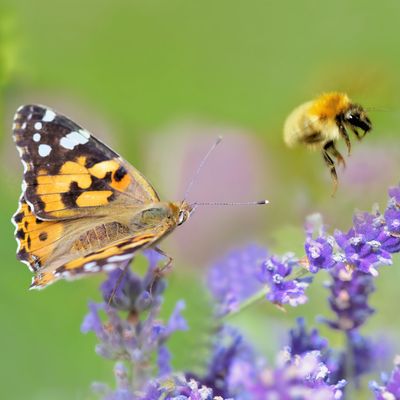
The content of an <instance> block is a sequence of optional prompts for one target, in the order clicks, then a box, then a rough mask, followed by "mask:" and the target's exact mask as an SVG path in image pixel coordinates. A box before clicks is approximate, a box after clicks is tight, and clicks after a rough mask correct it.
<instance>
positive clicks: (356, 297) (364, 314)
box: [324, 265, 375, 331]
mask: <svg viewBox="0 0 400 400" xmlns="http://www.w3.org/2000/svg"><path fill="white" fill-rule="evenodd" d="M330 272H331V277H332V282H331V283H329V284H328V285H327V286H328V288H329V289H330V291H331V295H330V296H329V304H330V306H331V308H332V310H333V311H334V313H335V314H336V317H337V319H336V320H333V321H332V320H324V322H326V323H327V324H328V325H329V326H330V327H331V328H333V329H338V330H342V331H350V330H352V329H355V328H358V327H359V326H361V325H362V324H363V323H364V322H365V321H366V319H367V318H368V317H369V316H370V315H371V314H373V313H374V309H373V308H371V307H370V306H369V304H368V298H369V295H370V294H371V293H372V292H374V290H375V285H374V280H373V277H372V276H371V275H370V274H366V273H364V272H361V271H351V270H349V269H348V268H347V267H346V266H344V265H338V266H337V267H336V268H334V269H332V270H331V271H330Z"/></svg>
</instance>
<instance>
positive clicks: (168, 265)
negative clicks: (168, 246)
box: [153, 247, 174, 275]
mask: <svg viewBox="0 0 400 400" xmlns="http://www.w3.org/2000/svg"><path fill="white" fill-rule="evenodd" d="M153 249H154V250H155V251H156V252H157V253H158V254H161V255H162V256H163V257H165V258H166V259H167V261H166V263H165V264H164V265H163V266H161V267H159V268H158V273H160V274H161V275H163V273H164V271H167V270H168V269H170V268H171V267H172V262H173V261H174V259H173V258H172V257H171V256H169V255H168V254H167V253H166V252H165V251H163V250H161V249H160V248H159V247H154V248H153Z"/></svg>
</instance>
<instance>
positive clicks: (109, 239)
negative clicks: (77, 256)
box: [71, 221, 129, 254]
mask: <svg viewBox="0 0 400 400" xmlns="http://www.w3.org/2000/svg"><path fill="white" fill-rule="evenodd" d="M127 235H129V228H128V227H127V226H126V225H124V224H121V223H119V222H116V221H115V222H110V223H106V224H101V225H97V226H95V227H94V228H92V229H89V230H88V231H86V232H85V233H84V234H82V235H81V236H79V238H78V239H77V240H75V241H74V242H73V243H72V246H71V250H72V251H73V252H78V253H82V254H83V253H88V252H91V251H94V250H96V249H99V248H101V247H104V246H107V245H108V244H110V243H113V242H116V241H118V240H120V239H123V238H124V237H126V236H127Z"/></svg>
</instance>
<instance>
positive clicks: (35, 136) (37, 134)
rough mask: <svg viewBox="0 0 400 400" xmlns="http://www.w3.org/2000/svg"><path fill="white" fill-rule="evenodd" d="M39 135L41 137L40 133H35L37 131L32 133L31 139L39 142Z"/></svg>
mask: <svg viewBox="0 0 400 400" xmlns="http://www.w3.org/2000/svg"><path fill="white" fill-rule="evenodd" d="M41 137H42V135H41V134H40V133H37V132H36V133H35V134H34V135H33V141H34V142H39V141H40V138H41Z"/></svg>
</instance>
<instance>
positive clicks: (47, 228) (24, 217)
mask: <svg viewBox="0 0 400 400" xmlns="http://www.w3.org/2000/svg"><path fill="white" fill-rule="evenodd" d="M13 222H14V225H15V227H16V229H15V237H16V240H17V242H18V250H17V257H18V259H19V260H21V261H23V262H25V263H26V264H27V265H28V266H29V268H30V269H31V270H32V271H37V270H38V269H40V267H41V266H42V265H43V264H44V263H45V262H46V261H47V259H48V258H49V256H50V255H51V254H52V251H53V250H54V247H55V246H56V242H57V241H58V240H59V239H61V237H62V234H63V231H64V229H63V226H62V224H61V223H60V222H52V221H42V220H40V219H38V218H36V216H35V215H34V214H32V210H31V208H30V206H29V205H28V204H27V203H26V201H25V200H24V199H23V198H21V200H20V206H19V208H18V210H17V212H16V213H15V214H14V217H13Z"/></svg>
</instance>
